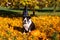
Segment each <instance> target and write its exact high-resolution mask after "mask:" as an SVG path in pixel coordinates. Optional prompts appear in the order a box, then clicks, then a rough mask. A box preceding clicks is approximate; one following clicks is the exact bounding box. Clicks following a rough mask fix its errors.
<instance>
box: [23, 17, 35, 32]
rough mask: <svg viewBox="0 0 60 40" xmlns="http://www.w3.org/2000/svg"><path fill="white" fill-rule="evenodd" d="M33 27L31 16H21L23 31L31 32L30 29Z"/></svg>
mask: <svg viewBox="0 0 60 40" xmlns="http://www.w3.org/2000/svg"><path fill="white" fill-rule="evenodd" d="M34 29H35V25H34V23H33V22H32V20H31V17H30V16H28V17H23V32H25V33H27V32H31V31H32V30H34Z"/></svg>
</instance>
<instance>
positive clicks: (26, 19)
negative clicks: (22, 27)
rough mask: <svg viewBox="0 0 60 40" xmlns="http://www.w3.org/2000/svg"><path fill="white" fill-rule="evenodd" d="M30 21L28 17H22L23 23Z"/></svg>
mask: <svg viewBox="0 0 60 40" xmlns="http://www.w3.org/2000/svg"><path fill="white" fill-rule="evenodd" d="M30 20H31V17H30V16H27V17H23V23H24V24H26V23H27V22H29V21H30Z"/></svg>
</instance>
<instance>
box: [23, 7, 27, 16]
mask: <svg viewBox="0 0 60 40" xmlns="http://www.w3.org/2000/svg"><path fill="white" fill-rule="evenodd" d="M23 16H24V17H26V16H28V7H27V6H25V7H24V11H23Z"/></svg>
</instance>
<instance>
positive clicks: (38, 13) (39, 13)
mask: <svg viewBox="0 0 60 40" xmlns="http://www.w3.org/2000/svg"><path fill="white" fill-rule="evenodd" d="M0 10H2V11H3V10H4V11H6V12H14V13H15V12H16V13H20V14H21V13H23V10H11V9H8V8H3V7H0ZM28 13H29V14H32V13H33V12H32V11H28ZM35 14H36V15H39V16H41V15H57V16H60V12H48V11H47V12H38V11H36V12H35Z"/></svg>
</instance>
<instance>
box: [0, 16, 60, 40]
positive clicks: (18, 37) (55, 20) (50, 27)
mask: <svg viewBox="0 0 60 40" xmlns="http://www.w3.org/2000/svg"><path fill="white" fill-rule="evenodd" d="M31 19H32V21H33V22H34V24H35V27H36V29H35V30H33V31H32V32H30V33H26V34H22V33H21V31H18V30H15V29H14V27H20V28H22V27H23V24H22V17H19V18H15V17H13V18H9V17H0V40H60V17H59V16H37V17H35V16H34V17H32V18H31Z"/></svg>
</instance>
